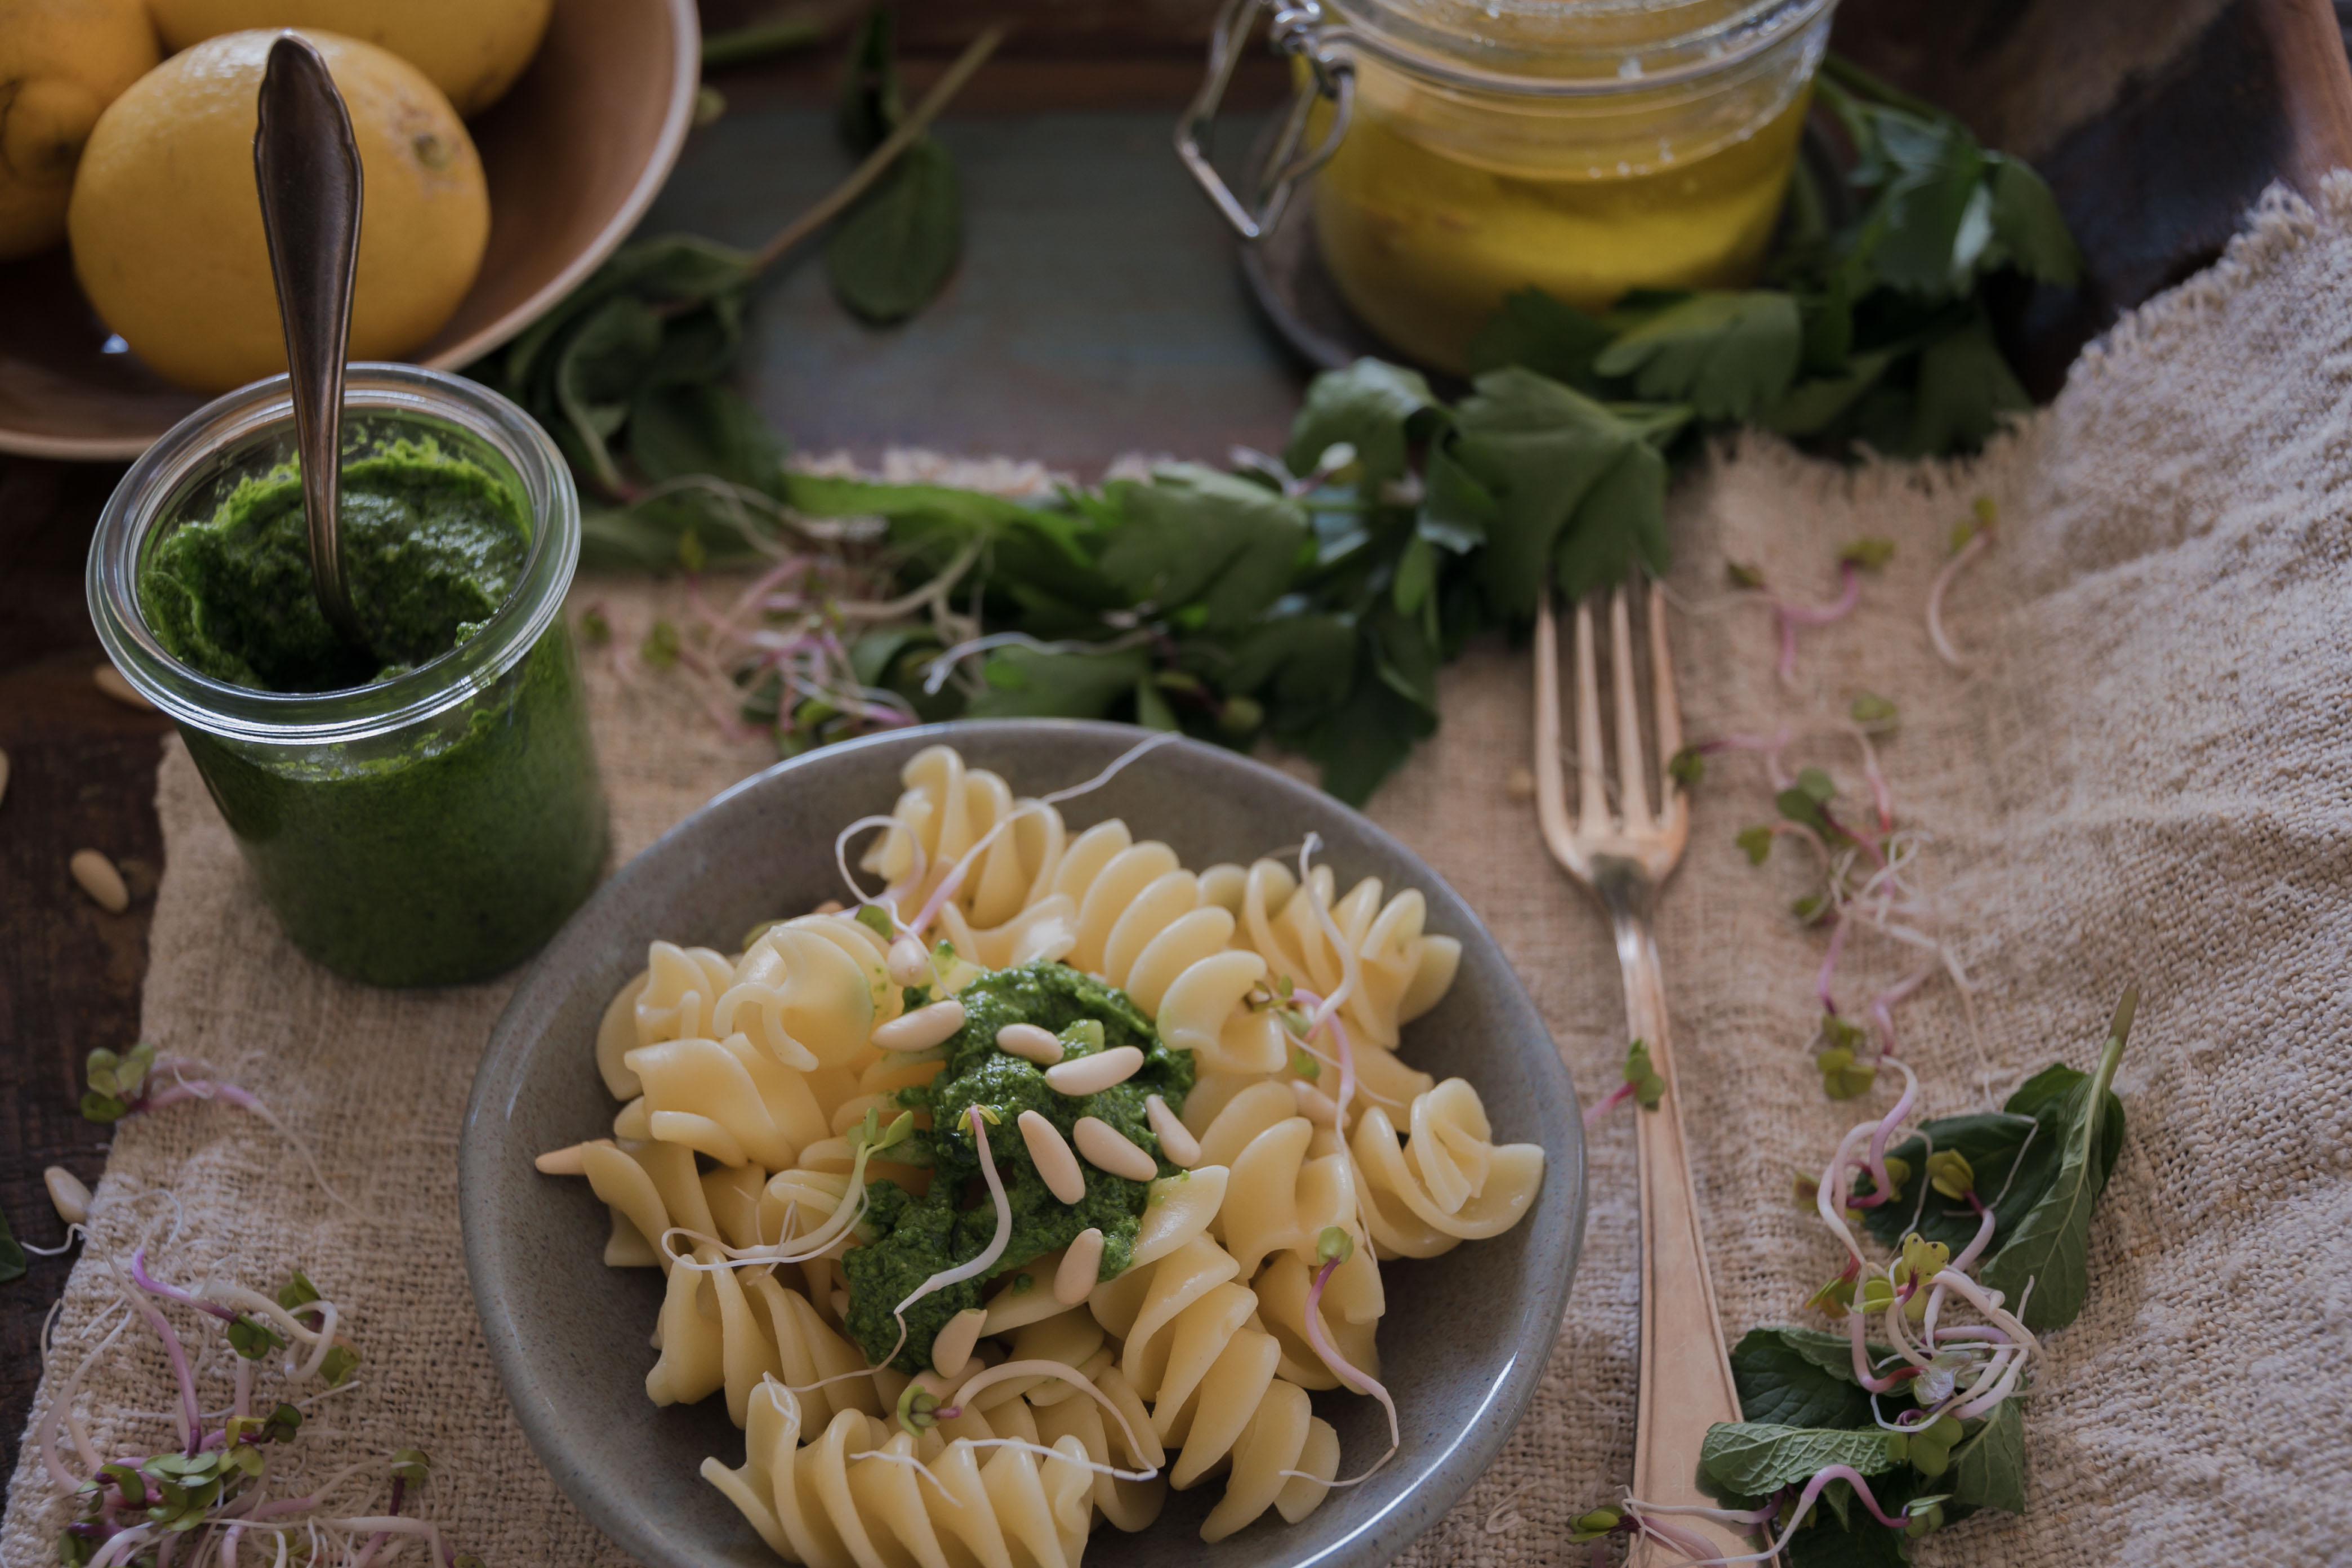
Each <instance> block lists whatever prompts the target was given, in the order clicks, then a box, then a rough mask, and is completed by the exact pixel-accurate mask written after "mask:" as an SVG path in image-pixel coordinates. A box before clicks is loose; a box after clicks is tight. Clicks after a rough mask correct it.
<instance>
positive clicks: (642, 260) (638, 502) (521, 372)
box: [467, 9, 1003, 536]
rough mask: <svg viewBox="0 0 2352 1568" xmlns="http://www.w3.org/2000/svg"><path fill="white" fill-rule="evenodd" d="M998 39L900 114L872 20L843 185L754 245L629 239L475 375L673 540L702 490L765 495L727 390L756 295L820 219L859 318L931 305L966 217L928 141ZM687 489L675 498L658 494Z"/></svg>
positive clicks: (759, 446)
mask: <svg viewBox="0 0 2352 1568" xmlns="http://www.w3.org/2000/svg"><path fill="white" fill-rule="evenodd" d="M796 27H797V24H796ZM799 37H800V34H799V32H798V31H797V30H796V31H795V32H794V33H793V40H794V41H798V39H799ZM892 38H893V30H892V26H891V21H890V15H889V13H888V12H887V11H885V10H879V9H877V10H876V11H873V12H871V13H869V14H868V15H867V16H866V18H865V20H864V21H863V22H862V23H861V24H860V26H858V28H857V30H856V34H855V36H854V37H853V39H852V41H851V45H850V51H849V58H848V62H847V65H846V67H845V89H844V96H843V100H842V104H841V108H840V112H839V115H838V120H839V124H840V129H841V133H842V136H843V138H844V140H845V142H847V143H848V144H849V146H850V148H851V150H852V151H853V152H856V153H858V154H859V155H860V156H861V158H862V160H863V161H862V162H861V163H859V164H858V166H857V168H856V170H855V171H854V172H853V173H852V174H850V175H849V176H848V178H847V179H845V180H844V181H843V182H842V183H841V184H839V185H837V186H836V187H835V189H834V190H833V191H832V192H831V193H830V194H829V195H826V196H825V197H824V199H823V200H822V201H820V202H818V203H817V204H816V205H815V206H814V207H812V208H810V209H809V210H808V211H807V212H805V213H803V214H802V215H801V216H799V217H798V218H795V219H794V220H793V222H792V223H791V224H789V225H787V226H785V227H784V228H783V229H782V231H780V232H779V233H778V234H777V235H776V236H775V237H773V238H772V239H771V240H770V241H769V242H768V243H767V244H766V245H764V246H762V247H761V248H760V249H758V250H756V251H751V250H741V249H738V248H737V247H733V246H729V245H721V244H719V243H718V242H717V241H715V240H709V239H702V238H698V237H694V236H691V235H666V236H661V237H655V238H650V239H640V240H633V241H631V242H630V243H629V244H626V245H625V246H623V247H621V248H620V249H619V250H617V251H615V252H614V254H613V256H612V258H610V259H609V260H607V261H606V262H605V263H604V265H603V266H602V267H599V268H597V269H596V270H595V272H594V273H593V274H592V275H590V277H589V279H588V280H587V281H586V282H584V283H583V284H582V285H581V286H580V287H579V288H578V289H574V290H572V293H571V294H569V295H567V296H566V297H565V298H564V300H562V302H561V303H560V304H558V305H557V306H556V307H555V308H554V309H553V310H550V311H549V312H548V313H547V314H546V315H544V316H542V317H541V318H540V319H539V321H536V322H535V323H533V324H532V326H531V327H530V330H529V331H526V332H524V333H523V334H522V335H521V336H520V337H519V338H517V339H516V340H515V341H514V342H512V343H510V344H509V345H508V346H507V347H506V348H504V349H502V350H499V352H498V353H494V354H492V355H491V356H489V357H488V358H487V359H484V360H481V361H478V362H477V363H475V364H473V365H472V366H470V367H469V368H468V371H467V374H470V375H472V376H474V377H475V378H476V379H477V380H478V381H481V382H482V383H484V384H487V385H489V386H493V387H496V388H497V389H498V390H499V391H501V392H503V393H505V394H506V395H508V396H509V397H511V398H513V399H514V400H515V401H516V402H518V403H520V404H521V405H523V406H524V407H525V408H526V409H528V410H530V413H531V415H532V416H534V417H535V418H537V419H538V420H539V422H540V423H541V425H544V426H546V427H547V428H548V429H549V430H550V431H551V433H552V434H553V435H554V437H555V440H556V444H557V445H558V446H560V447H562V449H563V454H564V456H565V457H566V458H569V459H570V460H571V462H572V466H573V467H574V468H577V469H579V470H580V472H581V473H582V475H583V476H584V477H585V478H586V479H587V480H588V481H589V484H590V487H591V489H592V490H593V493H595V494H596V495H598V496H601V497H604V498H606V499H608V500H614V501H618V502H623V503H629V504H630V505H631V506H632V507H633V508H636V509H644V510H646V511H648V512H649V513H650V514H652V520H653V526H655V527H656V528H660V529H664V530H666V531H667V532H668V533H669V534H671V535H673V536H674V535H676V534H677V532H679V531H682V530H686V529H689V528H691V527H692V526H693V524H694V522H695V521H696V519H697V517H698V515H699V513H698V510H697V502H696V500H694V498H695V497H696V496H697V495H698V494H705V492H707V491H708V489H709V487H708V486H707V485H706V484H704V483H703V482H702V481H704V480H706V479H718V480H719V481H722V482H723V484H725V485H727V486H740V487H746V488H748V489H751V491H753V492H754V493H755V494H759V495H764V496H767V497H770V498H771V499H773V498H774V497H775V495H776V494H777V493H778V476H779V473H780V471H781V469H782V463H783V458H784V452H785V447H784V445H783V443H782V442H781V441H780V440H778V439H777V438H776V437H775V436H774V435H773V434H772V432H771V431H770V430H769V429H768V427H767V426H766V425H765V423H764V422H763V421H761V418H760V416H759V413H758V411H757V410H755V409H754V408H753V407H752V406H751V404H750V403H749V402H748V401H747V400H745V399H744V398H743V397H742V395H740V394H739V393H737V392H735V391H733V390H732V389H731V388H730V387H729V386H727V385H726V384H725V383H726V378H727V377H728V376H729V375H730V374H731V373H732V372H733V370H734V368H735V363H736V360H737V357H738V355H739V353H740V350H741V348H742V342H743V315H744V311H745V310H746V309H747V308H748V306H749V304H750V300H751V289H752V286H753V284H755V283H756V282H757V281H758V279H760V277H761V274H762V273H764V272H765V271H766V270H767V268H769V267H771V266H772V265H773V264H774V263H775V262H776V261H778V260H779V259H781V258H782V257H783V256H785V255H786V254H787V253H788V252H790V251H792V250H793V249H794V248H795V247H798V246H799V245H800V244H801V243H802V242H803V240H806V239H808V238H810V237H813V236H814V235H815V234H817V233H819V232H821V231H824V229H825V228H826V227H827V226H828V225H830V226H831V230H832V233H831V238H830V239H829V241H828V242H827V247H826V253H825V261H826V267H827V269H828V271H829V273H830V275H831V277H832V279H833V284H834V288H835V292H836V293H837V294H838V295H839V296H840V297H841V299H842V301H843V302H844V303H845V305H847V306H848V307H849V308H850V309H851V310H854V311H855V312H856V313H857V314H858V315H859V316H861V317H864V318H865V319H866V320H868V321H877V322H881V321H901V320H904V319H905V318H906V317H908V316H909V315H912V314H913V313H914V312H915V311H917V310H920V309H921V308H922V307H923V306H924V305H925V304H927V303H929V300H930V299H931V298H932V297H933V296H934V295H935V294H937V293H938V291H939V289H940V287H941V286H942V285H944V284H945V282H946V280H947V278H948V275H949V274H950V272H951V271H953V270H954V267H955V261H956V258H957V255H958V254H959V252H960V250H961V243H962V222H963V220H962V198H961V194H960V186H959V184H958V182H957V178H956V173H955V166H954V164H953V163H952V162H951V161H950V159H949V157H948V154H947V153H945V152H944V151H943V150H941V149H940V146H939V144H938V143H936V142H932V141H931V140H930V139H929V136H928V135H926V134H925V132H926V130H927V128H928V127H929V125H930V123H931V121H933V120H934V119H936V118H937V117H938V115H939V113H940V110H942V109H944V108H946V107H947V105H948V103H949V102H950V100H953V99H954V97H955V95H956V94H957V93H958V92H960V91H961V90H962V89H963V86H964V84H965V83H966V82H968V81H969V80H970V79H971V76H972V73H973V72H974V71H976V70H977V69H979V68H980V66H981V64H982V62H983V61H985V60H986V59H987V58H988V57H989V55H990V54H992V52H994V50H995V47H996V46H997V44H998V43H999V42H1000V41H1002V38H1003V33H1002V31H1001V30H1000V29H996V28H991V29H989V30H988V31H987V32H985V33H983V34H982V36H981V37H979V38H978V39H976V40H974V42H973V43H972V45H971V47H970V48H968V49H966V50H965V51H964V53H963V55H962V56H961V58H959V59H957V61H956V62H955V64H954V65H953V66H951V67H950V68H949V70H948V72H947V74H946V75H945V76H943V77H942V78H941V79H940V82H939V84H938V85H937V86H936V87H934V88H933V89H932V90H931V91H930V93H929V95H927V96H926V97H925V99H924V100H923V101H922V103H921V104H919V106H918V107H917V108H915V109H914V110H912V111H909V110H907V109H906V107H905V105H904V102H903V100H902V98H901V95H900V91H899V87H898V64H897V60H896V58H895V57H894V54H893V51H892ZM755 42H756V40H755ZM679 481H688V482H686V483H685V484H684V485H683V486H682V489H683V492H684V497H685V499H683V500H679V499H673V497H672V495H671V494H670V492H669V490H667V489H665V487H670V486H676V485H678V483H679ZM702 504H703V505H704V506H706V507H707V506H708V504H709V502H708V500H707V496H706V499H705V500H704V502H703V503H702Z"/></svg>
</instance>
